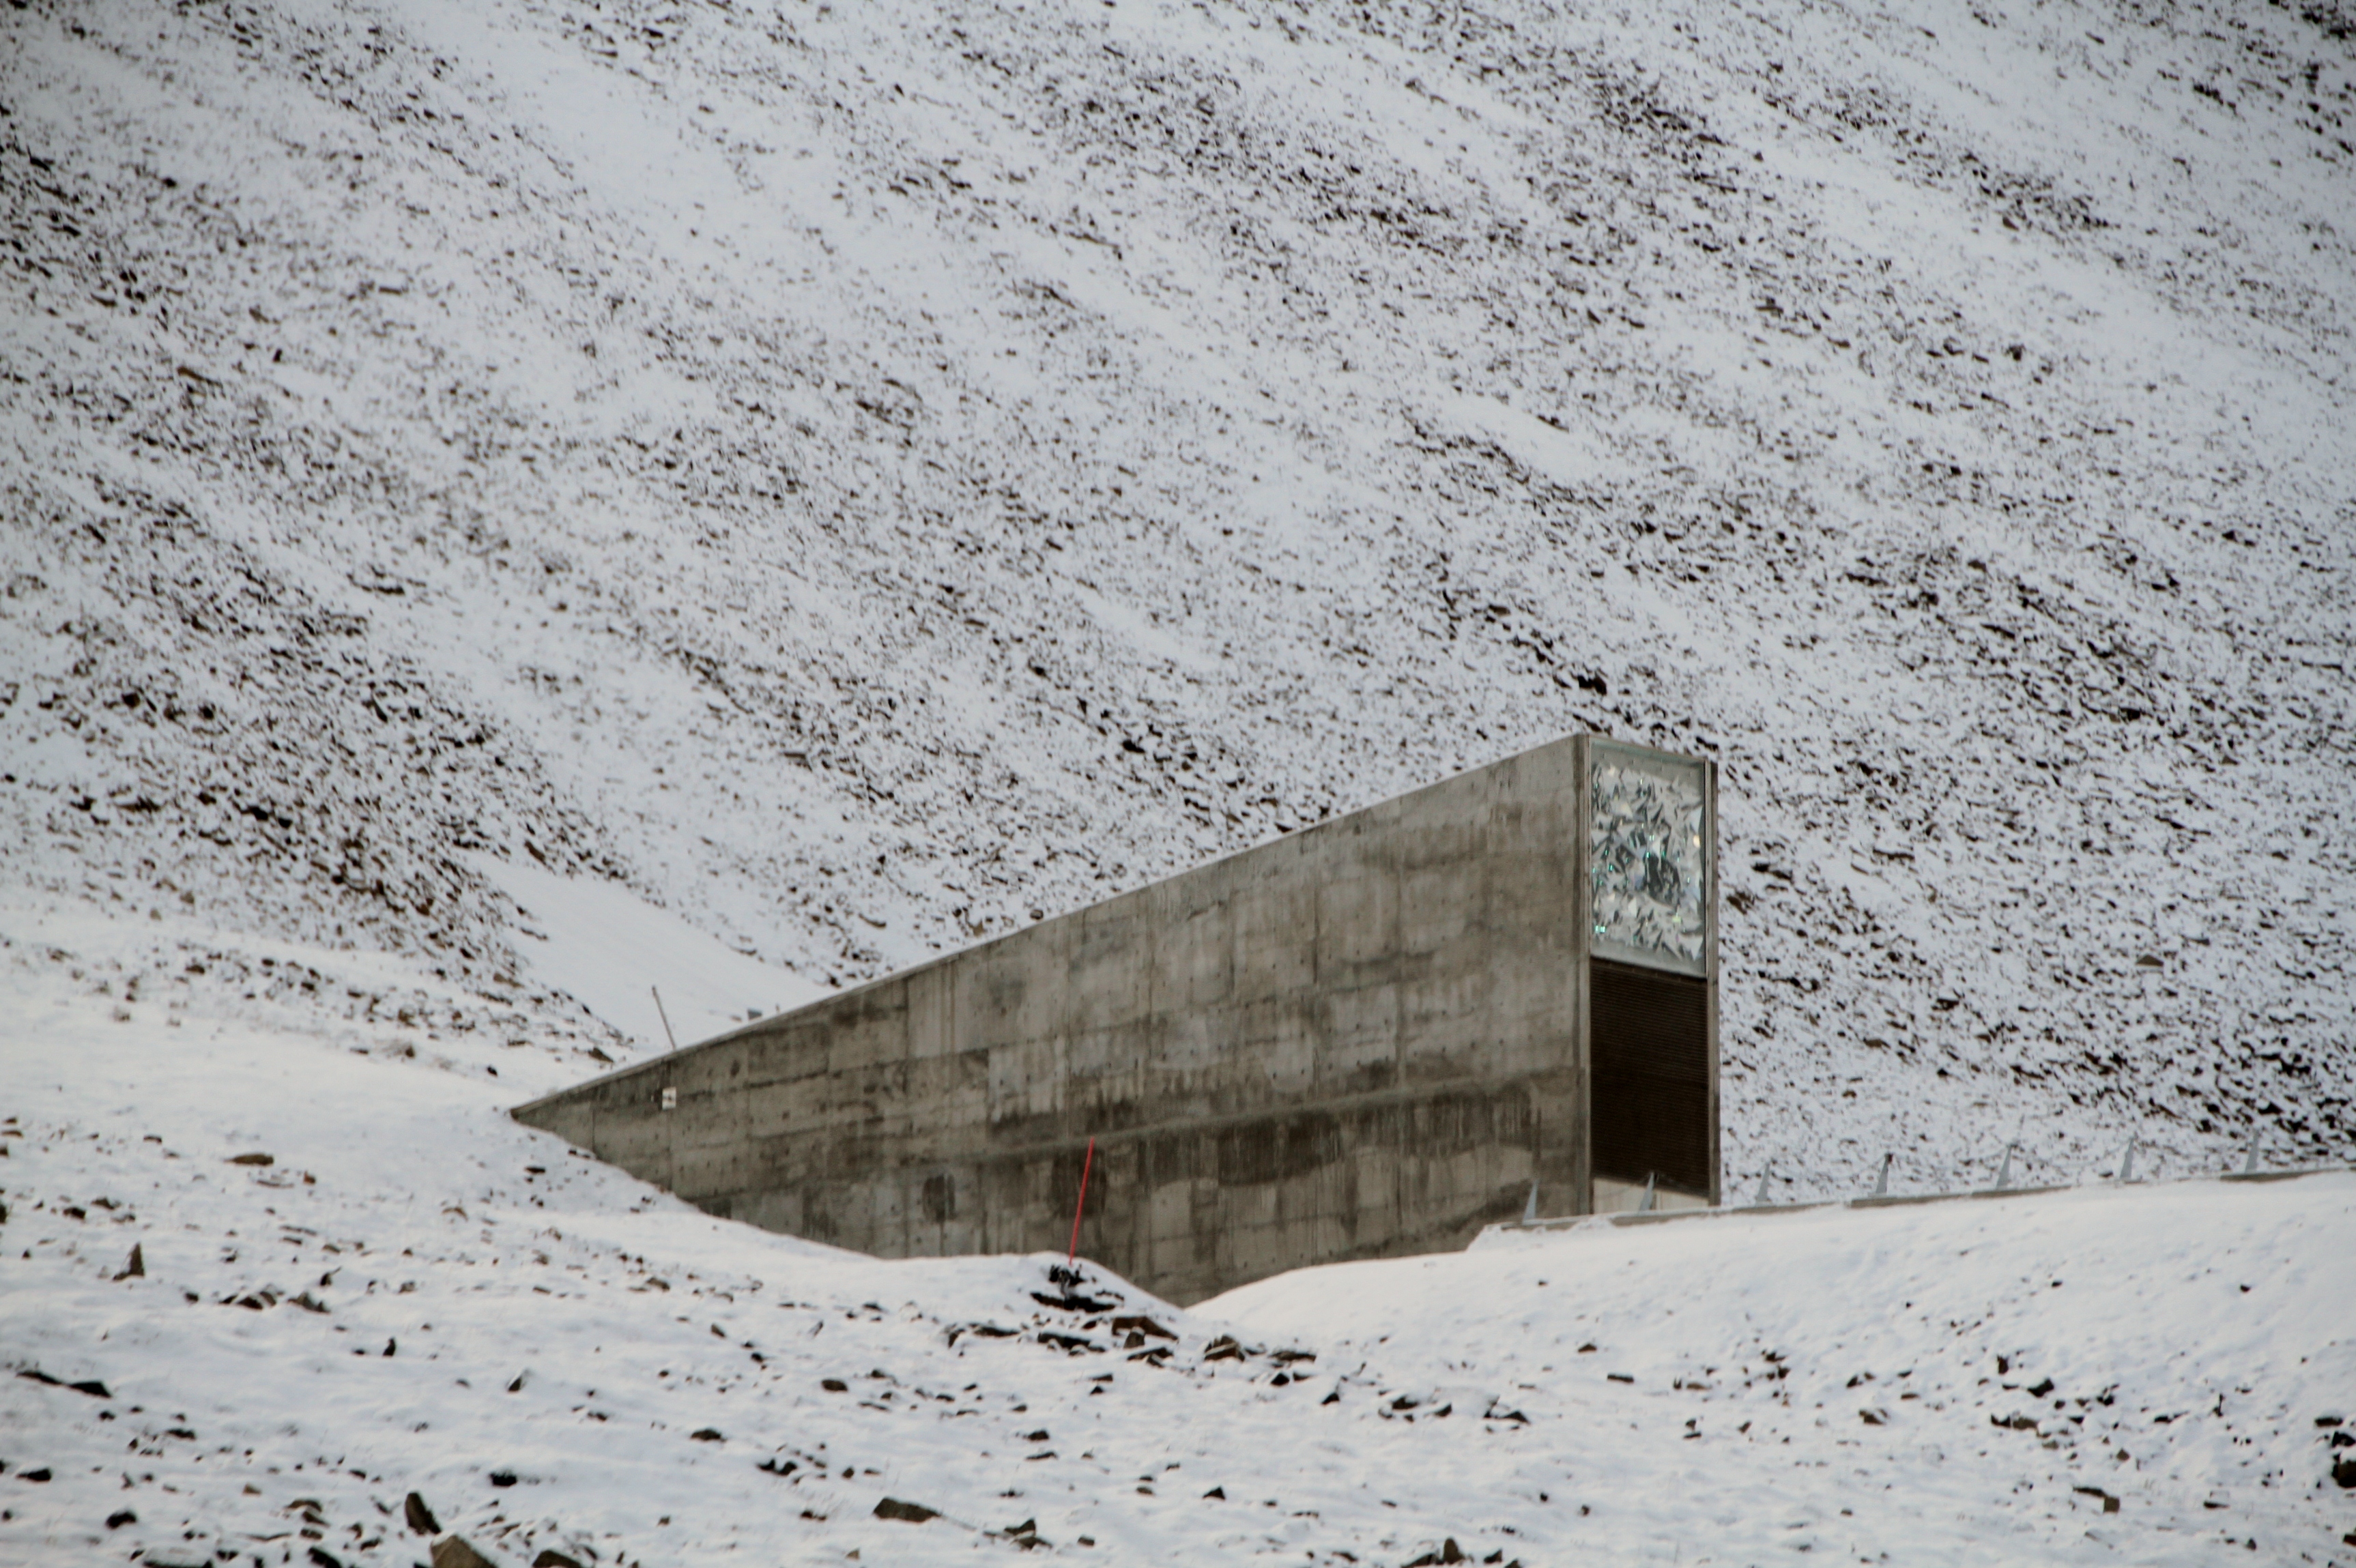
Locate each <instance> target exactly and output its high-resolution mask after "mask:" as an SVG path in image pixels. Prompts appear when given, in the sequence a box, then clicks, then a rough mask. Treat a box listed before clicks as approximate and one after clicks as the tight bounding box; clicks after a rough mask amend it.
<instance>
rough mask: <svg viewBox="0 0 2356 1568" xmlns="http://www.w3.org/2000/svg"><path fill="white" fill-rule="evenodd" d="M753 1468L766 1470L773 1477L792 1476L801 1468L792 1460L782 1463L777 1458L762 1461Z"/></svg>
mask: <svg viewBox="0 0 2356 1568" xmlns="http://www.w3.org/2000/svg"><path fill="white" fill-rule="evenodd" d="M753 1468H755V1469H756V1470H766V1471H768V1472H769V1474H771V1475H773V1476H790V1475H792V1474H793V1473H794V1472H795V1471H796V1470H798V1469H800V1468H801V1466H799V1465H798V1464H797V1463H795V1462H794V1461H793V1460H791V1459H787V1460H783V1461H780V1460H777V1459H775V1458H770V1459H764V1460H762V1461H761V1462H760V1463H759V1464H757V1465H755V1466H754V1467H753Z"/></svg>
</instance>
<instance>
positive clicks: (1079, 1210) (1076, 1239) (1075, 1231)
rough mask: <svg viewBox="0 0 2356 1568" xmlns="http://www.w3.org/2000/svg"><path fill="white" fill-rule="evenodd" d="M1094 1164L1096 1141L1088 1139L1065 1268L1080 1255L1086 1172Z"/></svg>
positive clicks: (1084, 1209) (1073, 1213) (1086, 1194)
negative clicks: (1081, 1218)
mask: <svg viewBox="0 0 2356 1568" xmlns="http://www.w3.org/2000/svg"><path fill="white" fill-rule="evenodd" d="M1096 1162H1097V1140H1096V1139H1094V1138H1090V1139H1089V1140H1088V1153H1087V1158H1086V1159H1083V1160H1082V1161H1080V1200H1079V1202H1078V1203H1076V1204H1075V1205H1074V1206H1073V1209H1072V1246H1071V1250H1070V1251H1069V1252H1067V1253H1065V1254H1064V1263H1065V1264H1066V1266H1068V1265H1070V1264H1072V1263H1073V1262H1074V1261H1075V1260H1076V1259H1077V1258H1078V1257H1079V1255H1080V1216H1081V1215H1082V1214H1084V1213H1086V1212H1087V1207H1088V1171H1089V1169H1090V1168H1092V1167H1093V1166H1095V1164H1096Z"/></svg>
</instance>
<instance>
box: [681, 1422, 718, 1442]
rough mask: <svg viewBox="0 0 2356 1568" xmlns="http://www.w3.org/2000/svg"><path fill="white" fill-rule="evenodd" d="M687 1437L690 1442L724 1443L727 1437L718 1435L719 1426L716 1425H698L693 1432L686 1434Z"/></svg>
mask: <svg viewBox="0 0 2356 1568" xmlns="http://www.w3.org/2000/svg"><path fill="white" fill-rule="evenodd" d="M688 1438H689V1440H690V1441H691V1442H695V1443H725V1442H727V1441H728V1439H727V1438H725V1437H723V1436H722V1435H720V1428H718V1427H717V1426H699V1427H697V1428H696V1429H695V1430H694V1431H693V1432H691V1433H689V1434H688Z"/></svg>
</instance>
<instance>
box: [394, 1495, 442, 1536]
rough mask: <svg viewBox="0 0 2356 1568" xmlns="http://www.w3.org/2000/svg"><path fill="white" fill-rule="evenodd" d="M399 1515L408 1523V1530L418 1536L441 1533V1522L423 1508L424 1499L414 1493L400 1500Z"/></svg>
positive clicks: (431, 1510) (432, 1511)
mask: <svg viewBox="0 0 2356 1568" xmlns="http://www.w3.org/2000/svg"><path fill="white" fill-rule="evenodd" d="M401 1515H402V1518H403V1519H405V1520H408V1521H409V1528H410V1529H412V1530H413V1531H416V1532H417V1533H418V1534H420V1535H439V1534H441V1533H442V1523H441V1521H440V1520H437V1519H435V1518H434V1510H433V1509H430V1508H427V1507H426V1506H425V1499H423V1498H422V1497H420V1496H418V1495H417V1494H416V1493H415V1492H412V1493H410V1494H409V1495H408V1496H407V1497H405V1498H403V1499H402V1501H401Z"/></svg>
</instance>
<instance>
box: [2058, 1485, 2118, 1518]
mask: <svg viewBox="0 0 2356 1568" xmlns="http://www.w3.org/2000/svg"><path fill="white" fill-rule="evenodd" d="M2070 1489H2071V1490H2072V1491H2073V1492H2079V1493H2083V1495H2085V1496H2087V1497H2090V1498H2100V1499H2103V1511H2104V1513H2116V1512H2118V1511H2119V1499H2116V1498H2115V1497H2113V1496H2111V1494H2110V1493H2108V1492H2106V1491H2104V1490H2103V1488H2100V1487H2072V1488H2070Z"/></svg>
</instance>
